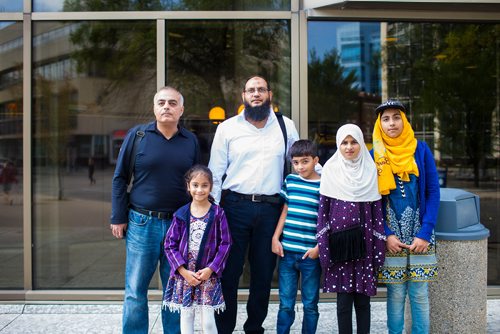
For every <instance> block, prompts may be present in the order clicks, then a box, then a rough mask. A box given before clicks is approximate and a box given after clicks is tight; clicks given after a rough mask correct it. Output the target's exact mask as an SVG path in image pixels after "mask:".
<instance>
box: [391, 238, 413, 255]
mask: <svg viewBox="0 0 500 334" xmlns="http://www.w3.org/2000/svg"><path fill="white" fill-rule="evenodd" d="M386 247H387V250H388V251H389V252H390V253H399V252H401V251H402V250H403V249H404V248H409V247H410V246H408V245H407V244H404V243H402V242H401V241H399V239H398V237H396V236H395V235H394V234H392V235H390V236H388V237H387V241H386Z"/></svg>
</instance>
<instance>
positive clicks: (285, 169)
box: [275, 112, 290, 180]
mask: <svg viewBox="0 0 500 334" xmlns="http://www.w3.org/2000/svg"><path fill="white" fill-rule="evenodd" d="M275 114H276V117H277V118H278V123H279V125H280V128H281V132H282V133H283V140H284V141H285V163H284V164H283V180H284V179H285V177H286V176H287V174H288V171H289V170H290V169H289V161H288V158H287V154H286V153H287V151H286V150H287V146H288V134H287V133H286V126H285V120H284V119H283V114H282V113H280V112H277V113H275Z"/></svg>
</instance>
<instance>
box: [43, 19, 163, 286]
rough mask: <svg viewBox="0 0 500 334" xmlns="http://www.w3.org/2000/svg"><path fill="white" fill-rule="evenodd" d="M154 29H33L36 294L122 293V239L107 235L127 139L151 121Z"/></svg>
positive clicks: (87, 25)
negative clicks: (119, 161)
mask: <svg viewBox="0 0 500 334" xmlns="http://www.w3.org/2000/svg"><path fill="white" fill-rule="evenodd" d="M155 29H156V25H155V23H154V22H147V23H145V22H140V21H139V22H116V21H115V22H78V23H73V22H67V23H65V22H35V23H33V31H34V33H33V82H34V86H33V94H34V101H33V231H34V233H33V240H34V250H33V257H34V279H33V282H34V287H35V288H38V289H40V288H41V289H48V288H64V289H71V288H122V287H123V283H124V259H125V248H124V241H118V240H115V239H114V238H113V237H112V235H111V233H110V230H109V215H110V197H111V194H110V189H111V178H112V174H113V171H114V163H115V162H116V156H117V153H118V149H119V146H120V144H121V141H122V140H123V137H124V135H125V133H126V131H127V130H128V129H129V128H130V127H132V126H133V125H135V124H137V123H142V122H146V121H149V120H151V119H152V118H153V111H152V101H153V95H154V93H155V90H156V30H155ZM92 169H93V170H94V172H93V173H91V170H92ZM90 174H93V175H92V178H91V177H90ZM156 284H157V283H156V281H153V284H152V286H153V287H156Z"/></svg>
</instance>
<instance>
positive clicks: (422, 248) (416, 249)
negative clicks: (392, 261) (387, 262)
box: [408, 238, 429, 253]
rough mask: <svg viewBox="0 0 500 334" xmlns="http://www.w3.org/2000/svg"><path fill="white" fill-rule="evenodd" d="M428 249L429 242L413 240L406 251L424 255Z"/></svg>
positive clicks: (418, 239)
mask: <svg viewBox="0 0 500 334" xmlns="http://www.w3.org/2000/svg"><path fill="white" fill-rule="evenodd" d="M428 247H429V242H428V241H427V240H424V239H420V238H415V239H413V242H412V243H411V245H410V247H409V248H408V249H409V250H411V251H412V252H413V253H426V252H427V248H428Z"/></svg>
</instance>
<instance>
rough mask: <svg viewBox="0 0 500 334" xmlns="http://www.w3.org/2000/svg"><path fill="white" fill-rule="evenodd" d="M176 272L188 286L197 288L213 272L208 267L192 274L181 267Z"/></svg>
mask: <svg viewBox="0 0 500 334" xmlns="http://www.w3.org/2000/svg"><path fill="white" fill-rule="evenodd" d="M177 271H178V272H179V274H181V275H182V277H184V279H185V280H186V282H188V284H189V285H190V286H197V285H199V284H201V283H202V282H204V281H206V280H207V279H209V278H210V276H212V273H213V270H212V269H210V268H208V267H206V268H203V269H200V270H198V271H197V272H194V271H191V270H188V269H186V268H184V267H182V266H181V267H179V268H178V269H177Z"/></svg>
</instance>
